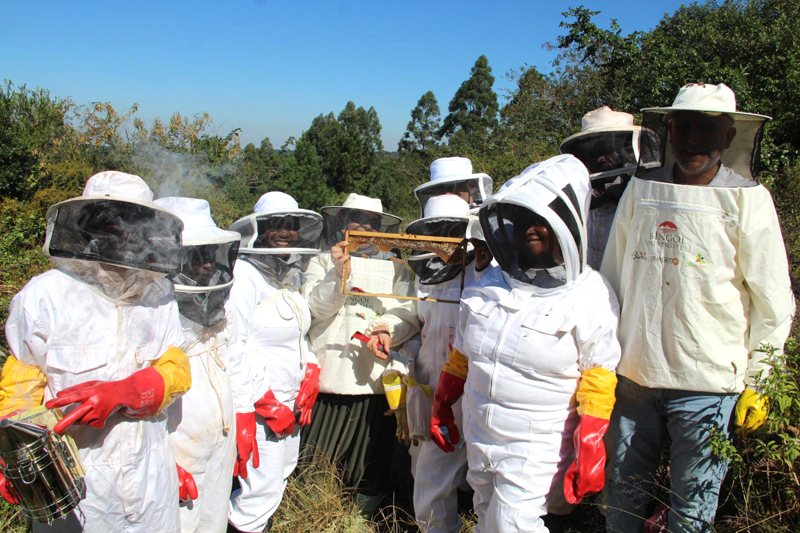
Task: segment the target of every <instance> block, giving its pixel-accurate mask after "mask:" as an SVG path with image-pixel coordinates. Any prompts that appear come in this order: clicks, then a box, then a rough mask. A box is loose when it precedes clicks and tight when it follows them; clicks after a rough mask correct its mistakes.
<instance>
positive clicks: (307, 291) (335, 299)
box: [300, 254, 347, 320]
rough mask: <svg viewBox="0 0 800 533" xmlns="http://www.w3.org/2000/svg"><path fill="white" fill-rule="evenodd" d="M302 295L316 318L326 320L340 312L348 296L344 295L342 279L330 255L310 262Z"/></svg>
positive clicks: (319, 256) (301, 290) (322, 255)
mask: <svg viewBox="0 0 800 533" xmlns="http://www.w3.org/2000/svg"><path fill="white" fill-rule="evenodd" d="M327 267H330V268H327ZM300 293H301V294H302V295H303V298H305V300H306V302H307V303H308V307H309V308H310V309H311V316H313V317H314V318H317V319H321V320H325V319H327V318H330V317H332V316H333V315H335V314H336V313H338V312H339V310H340V309H341V308H342V306H343V305H344V303H345V301H346V300H347V295H346V294H342V279H341V278H340V277H339V276H338V275H337V274H336V269H335V268H334V266H333V262H332V261H331V260H330V254H320V255H318V256H316V257H314V258H312V259H311V261H309V263H308V268H307V269H306V271H305V272H304V273H303V285H302V287H301V288H300Z"/></svg>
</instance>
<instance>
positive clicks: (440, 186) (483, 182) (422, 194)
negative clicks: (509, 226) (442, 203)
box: [414, 157, 492, 217]
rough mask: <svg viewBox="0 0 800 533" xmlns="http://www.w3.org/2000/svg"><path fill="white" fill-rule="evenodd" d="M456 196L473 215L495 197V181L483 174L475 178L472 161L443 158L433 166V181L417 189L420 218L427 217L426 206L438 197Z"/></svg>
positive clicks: (460, 158)
mask: <svg viewBox="0 0 800 533" xmlns="http://www.w3.org/2000/svg"><path fill="white" fill-rule="evenodd" d="M442 194H455V195H456V196H460V197H461V198H462V199H463V200H465V201H466V202H467V203H468V204H469V206H470V210H471V212H472V213H473V214H475V213H477V212H478V208H480V205H481V203H482V202H483V201H484V200H485V199H486V197H488V196H489V195H490V194H492V178H491V177H489V175H488V174H484V173H483V172H479V173H477V174H473V172H472V161H470V160H469V159H468V158H466V157H440V158H439V159H436V160H434V161H433V162H432V163H431V179H430V181H428V182H427V183H423V184H422V185H420V186H419V187H417V188H416V189H414V196H416V197H417V200H418V201H419V213H420V215H419V216H420V217H424V216H425V205H427V203H428V200H430V199H431V198H433V197H434V196H439V195H442Z"/></svg>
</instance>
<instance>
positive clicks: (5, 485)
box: [0, 472, 19, 505]
mask: <svg viewBox="0 0 800 533" xmlns="http://www.w3.org/2000/svg"><path fill="white" fill-rule="evenodd" d="M0 495H2V496H3V499H4V500H5V501H7V502H8V503H10V504H11V505H17V504H18V503H19V498H17V493H16V491H15V490H14V487H13V485H11V482H10V481H8V480H7V479H6V477H5V476H4V475H3V474H2V473H1V472H0Z"/></svg>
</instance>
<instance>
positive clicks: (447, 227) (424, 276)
mask: <svg viewBox="0 0 800 533" xmlns="http://www.w3.org/2000/svg"><path fill="white" fill-rule="evenodd" d="M470 218H475V217H470V216H469V204H468V203H467V202H466V201H465V200H463V199H462V198H461V197H459V196H456V195H454V194H443V195H440V196H434V197H432V198H430V199H429V200H428V202H427V203H426V204H425V216H424V217H423V218H420V219H418V220H415V221H414V222H412V223H411V224H409V225H408V226H407V227H406V233H411V234H414V235H429V236H433V237H456V238H459V239H464V238H466V233H467V226H468V225H469V222H470ZM474 258H475V252H474V251H473V250H471V249H469V250H468V251H467V261H466V262H467V263H470V262H472V260H473V259H474ZM408 266H409V267H411V270H413V271H414V274H416V276H417V279H418V280H419V282H420V283H421V284H422V285H437V284H439V283H444V282H445V281H450V280H451V279H454V278H455V277H456V276H459V275H461V271H462V269H463V265H462V264H461V263H460V262H459V263H454V264H448V263H445V262H444V261H442V259H441V258H440V257H439V256H437V255H436V254H434V253H430V252H425V251H424V250H414V251H413V252H412V253H411V256H410V257H409V259H408Z"/></svg>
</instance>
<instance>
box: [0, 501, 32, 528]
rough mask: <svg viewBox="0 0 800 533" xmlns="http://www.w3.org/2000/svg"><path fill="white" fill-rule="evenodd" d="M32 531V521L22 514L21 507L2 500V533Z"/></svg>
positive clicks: (0, 510)
mask: <svg viewBox="0 0 800 533" xmlns="http://www.w3.org/2000/svg"><path fill="white" fill-rule="evenodd" d="M30 530H31V527H30V521H29V520H28V518H27V517H26V516H25V515H24V514H22V510H21V509H20V508H19V506H16V505H15V506H11V505H9V504H7V503H6V502H5V500H3V499H2V498H0V531H2V532H3V533H27V532H29V531H30Z"/></svg>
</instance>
